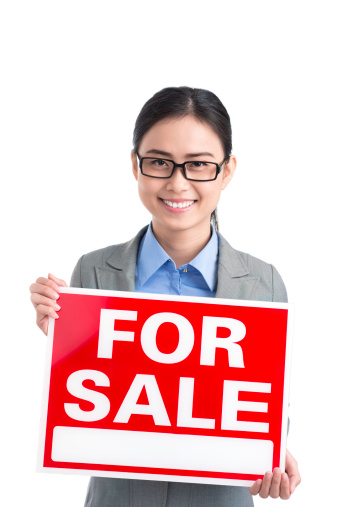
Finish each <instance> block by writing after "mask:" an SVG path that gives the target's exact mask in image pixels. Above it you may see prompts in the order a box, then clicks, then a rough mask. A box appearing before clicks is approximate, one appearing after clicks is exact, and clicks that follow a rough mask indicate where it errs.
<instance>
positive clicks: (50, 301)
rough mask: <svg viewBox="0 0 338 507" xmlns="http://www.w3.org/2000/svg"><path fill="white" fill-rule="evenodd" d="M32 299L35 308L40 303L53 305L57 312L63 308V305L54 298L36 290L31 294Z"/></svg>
mask: <svg viewBox="0 0 338 507" xmlns="http://www.w3.org/2000/svg"><path fill="white" fill-rule="evenodd" d="M31 301H32V303H33V306H34V308H36V307H37V306H38V305H44V306H51V307H52V308H54V310H55V311H57V312H58V311H59V310H60V308H61V306H60V305H59V304H58V303H57V302H56V301H54V300H53V299H50V298H47V297H45V296H42V295H41V294H37V293H36V292H33V294H31Z"/></svg>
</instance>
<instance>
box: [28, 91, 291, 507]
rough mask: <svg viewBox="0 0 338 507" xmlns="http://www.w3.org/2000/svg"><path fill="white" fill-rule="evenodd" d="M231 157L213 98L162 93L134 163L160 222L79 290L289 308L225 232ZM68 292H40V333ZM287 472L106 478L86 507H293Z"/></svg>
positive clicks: (281, 291) (227, 130)
mask: <svg viewBox="0 0 338 507" xmlns="http://www.w3.org/2000/svg"><path fill="white" fill-rule="evenodd" d="M231 149H232V140H231V125H230V118H229V115H228V113H227V111H226V109H225V108H224V106H223V104H222V103H221V102H220V101H219V99H218V98H217V97H216V96H215V95H214V94H213V93H211V92H209V91H206V90H200V89H192V88H188V87H179V88H166V89H164V90H161V91H160V92H158V93H156V94H155V95H154V96H153V97H152V98H151V99H150V100H149V101H148V102H147V103H146V104H145V105H144V107H143V108H142V110H141V112H140V114H139V116H138V118H137V120H136V125H135V130H134V149H133V151H132V154H131V160H132V170H133V174H134V177H135V179H136V180H137V182H138V190H139V195H140V198H141V201H142V203H143V204H144V206H145V207H146V208H147V210H148V211H149V212H150V213H151V216H152V222H151V224H150V225H149V227H146V228H144V229H142V230H141V231H140V232H139V233H138V234H137V236H136V237H135V238H134V239H133V240H131V241H130V242H128V243H125V244H122V245H114V246H111V247H108V248H104V249H101V250H97V251H95V252H91V253H90V254H87V255H84V256H82V257H81V259H80V260H79V262H78V264H77V266H76V267H75V270H74V273H73V276H72V280H71V285H72V286H75V287H86V288H100V289H115V290H129V291H140V292H153V293H164V294H182V295H193V296H204V297H225V298H233V299H252V300H265V301H281V302H283V301H286V291H285V287H284V284H283V282H282V280H281V278H280V276H279V274H278V272H277V271H276V269H275V268H274V267H273V266H271V265H268V264H266V263H264V262H263V261H260V260H258V259H256V258H254V257H251V256H250V255H248V254H244V253H242V252H237V251H236V250H234V249H233V248H232V247H231V246H230V245H229V244H228V243H227V242H226V240H225V239H224V238H223V237H222V236H221V235H219V234H218V233H217V232H216V230H215V228H216V229H218V227H217V216H216V207H217V203H218V201H219V198H220V196H221V192H222V191H223V190H224V189H225V188H226V187H227V185H228V183H229V182H230V181H231V179H232V177H233V174H234V172H235V169H236V159H235V157H234V156H233V155H232V154H231ZM210 221H212V222H213V225H211V223H210ZM60 286H66V283H65V282H64V281H63V280H60V279H58V278H56V277H55V276H53V275H48V278H38V279H37V281H36V283H34V284H32V286H31V287H30V290H31V293H32V295H31V300H32V303H33V305H34V307H35V309H36V313H37V324H38V326H39V327H40V328H41V329H42V330H43V331H44V332H45V333H47V326H48V317H52V318H55V319H57V318H59V316H58V314H57V312H58V310H60V306H59V305H58V304H57V299H58V297H59V296H58V291H59V287H60ZM286 472H287V473H283V474H282V473H281V470H280V469H275V470H274V471H273V474H272V473H270V472H268V473H266V474H265V476H264V479H263V481H262V480H258V481H256V482H255V484H254V485H253V486H252V487H251V488H250V489H247V488H240V487H230V486H218V485H217V486H216V485H204V484H190V483H189V484H188V483H187V484H183V483H166V482H158V481H136V480H125V479H110V478H97V477H96V478H92V479H91V481H90V485H89V489H88V494H87V499H86V506H100V507H105V506H107V507H108V505H109V506H110V505H118V506H119V507H120V506H121V507H123V506H125V505H133V506H138V507H143V506H146V507H152V506H153V507H157V506H166V507H174V506H180V507H184V506H196V507H202V506H205V507H207V506H215V507H218V506H221V505H222V506H225V505H227V506H236V507H240V506H250V505H253V502H252V495H257V494H259V495H260V496H261V497H262V498H267V497H268V496H271V497H273V498H277V497H281V498H283V499H287V498H289V497H290V495H291V493H293V491H294V490H295V488H296V486H297V485H298V484H299V482H300V476H299V473H298V468H297V463H296V461H295V460H294V458H293V457H292V456H291V454H290V453H289V452H287V458H286Z"/></svg>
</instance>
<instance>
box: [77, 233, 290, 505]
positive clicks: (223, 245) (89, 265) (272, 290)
mask: <svg viewBox="0 0 338 507" xmlns="http://www.w3.org/2000/svg"><path fill="white" fill-rule="evenodd" d="M146 229H147V227H144V228H143V229H142V230H141V231H140V232H139V233H138V234H137V235H136V236H135V238H133V239H132V240H131V241H129V242H127V243H122V244H119V245H112V246H109V247H107V248H102V249H101V250H96V251H94V252H91V253H89V254H86V255H83V256H82V257H81V258H80V259H79V261H78V263H77V265H76V266H75V269H74V272H73V275H72V278H71V286H72V287H83V288H90V289H109V290H113V289H114V290H121V291H135V266H136V260H137V251H138V245H139V243H140V239H141V238H142V236H143V235H144V233H145V232H146ZM216 297H220V298H227V299H247V300H257V301H279V302H286V301H287V295H286V290H285V286H284V283H283V281H282V279H281V277H280V275H279V273H278V272H277V270H276V269H275V268H274V267H273V266H272V265H271V264H267V263H265V262H263V261H261V260H259V259H257V258H255V257H252V256H251V255H248V254H246V253H243V252H239V251H237V250H234V249H233V248H232V247H231V246H230V245H229V243H228V242H227V241H226V240H225V239H224V238H223V236H221V235H220V234H219V258H218V282H217V290H216ZM250 506H253V500H252V496H251V495H250V493H249V490H248V488H242V487H237V486H218V485H207V484H192V483H178V482H160V481H146V480H129V479H112V478H106V477H92V478H91V479H90V482H89V487H88V492H87V497H86V501H85V507H250Z"/></svg>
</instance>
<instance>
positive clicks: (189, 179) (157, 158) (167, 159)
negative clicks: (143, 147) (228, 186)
mask: <svg viewBox="0 0 338 507" xmlns="http://www.w3.org/2000/svg"><path fill="white" fill-rule="evenodd" d="M136 156H137V157H138V159H139V167H140V171H141V174H143V176H147V177H148V178H156V179H160V180H168V179H169V178H171V177H172V175H173V174H174V171H175V169H176V167H181V168H182V172H183V176H184V177H185V179H186V180H188V181H201V182H204V181H215V180H217V177H218V175H219V173H220V172H221V170H222V166H223V164H224V163H225V162H226V161H227V162H226V164H228V163H229V160H230V157H225V159H224V160H223V162H221V163H220V164H216V162H207V161H206V160H187V161H186V162H183V164H176V162H174V160H170V159H169V158H161V157H140V155H139V153H138V152H136ZM144 159H148V160H149V159H151V160H165V161H167V162H171V163H172V164H173V165H174V167H173V170H172V171H171V174H170V176H151V175H150V174H145V173H144V172H143V170H142V162H143V160H144ZM192 162H201V163H202V162H205V163H206V164H214V165H215V166H216V176H215V177H214V178H212V179H211V180H195V179H193V178H188V177H187V174H186V169H185V165H186V164H189V163H192Z"/></svg>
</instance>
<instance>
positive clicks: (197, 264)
mask: <svg viewBox="0 0 338 507" xmlns="http://www.w3.org/2000/svg"><path fill="white" fill-rule="evenodd" d="M211 228H212V234H211V238H210V240H209V241H208V243H207V244H206V245H205V247H204V248H203V250H201V251H200V253H199V254H197V255H196V257H195V258H194V259H193V260H192V261H191V262H189V265H190V266H193V267H194V268H196V269H197V270H198V271H199V272H200V273H201V275H202V276H203V278H204V280H205V281H206V283H207V284H208V287H209V289H210V290H211V291H212V292H214V291H215V290H216V285H217V260H218V236H217V233H216V231H215V228H214V226H213V224H211Z"/></svg>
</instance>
